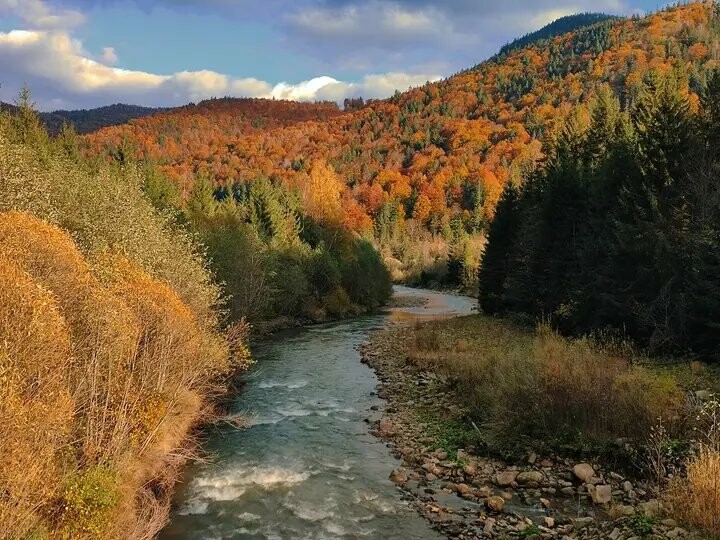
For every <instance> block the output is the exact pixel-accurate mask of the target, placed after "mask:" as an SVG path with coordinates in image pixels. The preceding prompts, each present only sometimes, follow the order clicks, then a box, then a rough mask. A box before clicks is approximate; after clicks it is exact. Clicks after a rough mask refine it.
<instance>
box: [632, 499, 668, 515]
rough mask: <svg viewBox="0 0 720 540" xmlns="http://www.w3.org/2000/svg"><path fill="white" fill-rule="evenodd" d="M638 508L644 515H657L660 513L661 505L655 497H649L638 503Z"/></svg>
mask: <svg viewBox="0 0 720 540" xmlns="http://www.w3.org/2000/svg"><path fill="white" fill-rule="evenodd" d="M638 510H639V511H640V513H641V514H643V515H645V516H648V517H658V516H659V515H660V514H661V513H662V510H663V506H662V503H661V502H660V501H658V500H657V499H651V500H649V501H647V502H642V503H640V504H639V505H638Z"/></svg>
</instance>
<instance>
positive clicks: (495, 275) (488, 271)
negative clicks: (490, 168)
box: [478, 183, 519, 314]
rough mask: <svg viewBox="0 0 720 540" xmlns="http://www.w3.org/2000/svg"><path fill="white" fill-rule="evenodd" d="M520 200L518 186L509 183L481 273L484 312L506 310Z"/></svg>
mask: <svg viewBox="0 0 720 540" xmlns="http://www.w3.org/2000/svg"><path fill="white" fill-rule="evenodd" d="M518 199H519V193H518V189H517V188H516V187H515V186H514V185H513V184H512V183H508V184H506V186H505V189H504V190H503V193H502V195H501V197H500V201H499V202H498V205H497V209H496V211H495V219H494V220H493V222H492V224H491V225H490V230H489V232H488V243H487V245H486V246H485V252H484V253H483V256H482V262H481V264H480V274H479V276H478V281H479V298H480V307H481V308H482V310H483V311H484V312H485V313H489V314H497V313H502V312H503V311H505V300H504V297H505V279H506V277H507V274H508V271H509V260H510V252H511V250H512V247H513V244H514V243H515V238H516V235H517V227H518V223H519V214H518V207H517V206H518Z"/></svg>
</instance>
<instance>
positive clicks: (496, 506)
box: [485, 495, 505, 512]
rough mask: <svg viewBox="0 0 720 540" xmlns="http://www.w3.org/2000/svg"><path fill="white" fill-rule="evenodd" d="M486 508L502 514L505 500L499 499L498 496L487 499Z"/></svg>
mask: <svg viewBox="0 0 720 540" xmlns="http://www.w3.org/2000/svg"><path fill="white" fill-rule="evenodd" d="M485 506H487V507H488V508H489V509H490V510H492V511H493V512H502V511H503V508H505V499H503V498H502V497H498V496H497V495H496V496H494V497H488V498H487V499H485Z"/></svg>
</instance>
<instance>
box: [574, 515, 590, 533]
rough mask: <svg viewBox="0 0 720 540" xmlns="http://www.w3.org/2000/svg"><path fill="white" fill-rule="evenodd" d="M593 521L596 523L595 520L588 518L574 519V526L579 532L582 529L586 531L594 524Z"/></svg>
mask: <svg viewBox="0 0 720 540" xmlns="http://www.w3.org/2000/svg"><path fill="white" fill-rule="evenodd" d="M593 521H595V519H594V518H592V517H590V516H587V517H581V518H576V519H573V520H572V524H573V527H575V528H576V529H577V530H580V529H584V528H585V527H587V526H588V525H590V524H592V522H593Z"/></svg>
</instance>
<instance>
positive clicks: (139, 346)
mask: <svg viewBox="0 0 720 540" xmlns="http://www.w3.org/2000/svg"><path fill="white" fill-rule="evenodd" d="M0 253H2V254H3V258H2V259H0V282H1V283H2V288H1V290H0V319H1V320H0V322H2V329H1V331H2V336H0V380H1V381H2V396H1V397H2V400H1V401H0V408H1V410H2V413H3V415H4V418H5V419H6V420H5V421H3V423H1V424H0V452H2V454H3V456H4V459H3V462H2V465H0V486H1V487H2V488H3V489H2V493H4V494H5V495H4V498H2V499H0V519H1V520H2V523H3V525H7V527H6V528H5V530H4V531H3V532H2V533H0V537H3V535H5V536H6V537H8V538H17V537H22V536H24V535H27V534H28V533H30V532H33V530H35V529H34V528H37V527H40V526H42V527H44V528H45V529H46V530H48V531H50V532H51V533H52V532H53V531H56V532H57V534H60V535H65V536H69V537H73V538H76V537H77V538H85V537H88V538H91V537H94V538H127V537H128V536H127V535H128V531H133V532H132V535H131V536H130V537H132V538H149V537H152V536H153V535H154V534H155V532H157V530H158V527H160V526H162V524H163V523H164V517H163V516H165V514H164V508H165V506H164V505H163V504H160V502H159V501H157V497H155V499H154V500H155V501H156V502H155V504H154V505H153V504H150V503H148V501H149V500H150V499H153V496H154V495H153V491H152V488H153V485H154V484H155V483H156V481H155V480H154V479H156V478H158V477H162V476H163V475H164V474H165V469H166V461H167V456H168V455H169V454H172V453H174V451H175V449H176V448H177V447H178V446H179V445H181V444H182V442H183V440H184V439H185V437H186V436H187V433H188V430H189V429H190V427H191V426H192V425H193V423H195V422H196V421H197V419H198V417H199V416H200V415H201V414H202V413H203V411H204V408H205V405H204V403H205V398H206V397H207V395H208V394H209V393H211V392H213V391H214V390H215V386H214V385H215V381H217V379H218V376H220V375H222V374H224V373H226V372H227V371H228V370H229V369H230V367H231V359H232V358H233V357H234V358H235V360H236V362H241V361H243V360H244V361H246V360H247V350H246V349H245V348H244V345H243V339H244V337H245V334H244V332H243V328H242V326H239V327H238V328H236V329H235V331H234V333H233V339H232V344H231V343H228V341H226V340H225V339H224V338H223V337H221V336H220V335H219V334H217V333H216V332H213V331H210V330H208V329H207V328H206V327H205V326H204V325H203V324H202V323H201V322H200V321H198V318H197V316H196V314H195V312H194V311H193V310H192V309H191V308H190V307H188V306H187V305H186V304H185V303H184V302H183V301H182V300H181V298H180V296H179V295H178V294H177V293H176V292H175V291H174V290H172V289H171V288H170V287H169V286H168V285H165V284H163V283H161V282H159V281H157V280H156V279H154V278H152V277H151V276H150V275H148V274H147V273H146V272H145V271H144V270H142V269H141V268H140V267H139V266H138V265H136V264H135V263H133V262H131V261H130V260H128V259H127V258H126V257H123V256H120V255H115V254H101V255H99V256H98V257H96V258H95V259H94V261H93V264H92V265H90V264H89V263H88V262H87V261H86V260H85V258H84V256H83V255H82V253H81V252H80V251H79V250H78V248H77V247H76V245H75V243H74V242H73V240H72V238H70V236H69V235H68V234H67V233H65V232H63V231H61V230H59V229H58V228H57V227H54V226H52V225H50V224H48V223H45V222H43V221H41V220H38V219H37V218H34V217H32V216H30V215H28V214H25V213H21V212H8V213H4V214H3V213H0ZM8 494H9V495H8Z"/></svg>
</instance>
